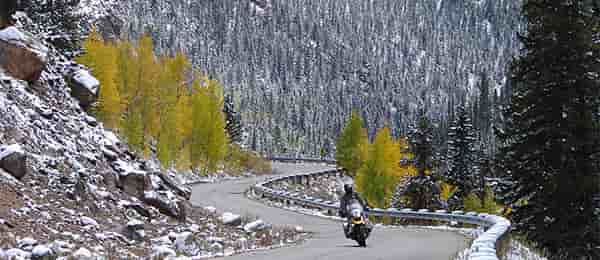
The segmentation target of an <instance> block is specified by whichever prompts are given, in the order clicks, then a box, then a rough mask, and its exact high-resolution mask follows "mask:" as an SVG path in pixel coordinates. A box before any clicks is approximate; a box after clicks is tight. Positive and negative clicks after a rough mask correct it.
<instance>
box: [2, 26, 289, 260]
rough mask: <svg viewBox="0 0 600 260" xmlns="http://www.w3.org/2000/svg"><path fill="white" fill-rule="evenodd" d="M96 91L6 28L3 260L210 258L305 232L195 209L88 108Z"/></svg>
mask: <svg viewBox="0 0 600 260" xmlns="http://www.w3.org/2000/svg"><path fill="white" fill-rule="evenodd" d="M99 88H101V86H99V85H98V81H97V80H96V79H95V78H93V76H91V75H90V73H89V72H87V71H86V70H84V69H83V68H82V67H80V66H79V65H77V64H75V63H74V62H72V61H70V60H69V59H67V58H65V57H64V56H63V55H61V53H58V52H57V51H56V50H55V49H54V48H53V47H52V46H50V45H48V44H46V43H45V42H41V41H39V40H37V39H36V38H35V37H33V36H32V35H30V34H29V33H27V32H25V31H23V30H21V29H18V28H16V27H8V28H5V29H2V30H0V234H2V235H0V259H14V258H16V259H28V258H32V259H54V258H55V257H57V256H70V257H73V258H75V259H95V258H96V257H98V256H104V257H109V258H111V257H117V256H118V257H125V258H128V259H135V258H142V257H150V256H153V257H158V258H163V257H167V256H175V255H188V256H204V257H207V256H217V255H224V254H233V253H236V252H239V251H244V250H249V249H253V248H259V247H270V246H271V245H273V244H277V245H279V244H282V243H285V242H286V241H288V242H289V241H296V240H297V239H298V238H299V234H298V233H297V232H295V231H293V230H289V231H288V232H275V231H274V229H272V228H271V227H270V226H268V225H266V224H264V222H262V221H260V222H254V223H246V221H249V220H251V219H243V218H242V217H241V216H239V215H234V214H231V213H227V214H224V216H221V215H217V213H216V210H215V209H214V208H207V209H199V208H194V207H192V206H191V205H190V204H189V202H188V199H189V196H190V191H189V190H188V189H187V188H185V187H183V186H182V185H180V184H179V183H178V182H176V181H175V180H174V178H172V177H173V176H172V175H169V174H167V173H163V172H161V170H160V166H159V165H158V164H156V163H155V162H153V161H147V160H143V159H142V158H139V157H137V156H136V155H135V154H134V153H132V152H131V151H130V150H129V149H128V147H127V145H126V144H125V143H123V142H122V141H120V140H119V138H118V137H117V136H116V135H115V134H114V133H113V132H111V131H109V130H107V129H105V128H104V127H103V125H102V123H100V122H98V121H96V119H95V118H94V117H92V116H91V115H90V114H89V113H88V112H86V109H89V108H90V107H91V104H92V103H93V102H94V101H95V98H96V97H97V93H98V90H99ZM246 224H249V225H246ZM244 227H246V228H245V229H244ZM265 237H269V238H271V239H270V240H268V241H265V240H264V238H265ZM44 257H46V258H44Z"/></svg>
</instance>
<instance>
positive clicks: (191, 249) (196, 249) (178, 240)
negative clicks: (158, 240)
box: [174, 232, 200, 255]
mask: <svg viewBox="0 0 600 260" xmlns="http://www.w3.org/2000/svg"><path fill="white" fill-rule="evenodd" d="M174 240H175V249H176V250H177V251H178V252H180V253H183V254H185V255H198V254H199V253H200V243H199V242H198V241H197V240H196V238H195V237H194V236H193V235H192V233H191V232H183V233H180V234H175V235H174Z"/></svg>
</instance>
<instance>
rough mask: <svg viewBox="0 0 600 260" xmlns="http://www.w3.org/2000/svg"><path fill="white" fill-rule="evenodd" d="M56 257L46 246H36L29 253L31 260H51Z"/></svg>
mask: <svg viewBox="0 0 600 260" xmlns="http://www.w3.org/2000/svg"><path fill="white" fill-rule="evenodd" d="M56 257H57V255H56V253H55V252H54V251H53V250H52V249H51V248H50V247H48V246H46V245H37V246H35V247H34V248H33V250H32V251H31V259H32V260H53V259H56Z"/></svg>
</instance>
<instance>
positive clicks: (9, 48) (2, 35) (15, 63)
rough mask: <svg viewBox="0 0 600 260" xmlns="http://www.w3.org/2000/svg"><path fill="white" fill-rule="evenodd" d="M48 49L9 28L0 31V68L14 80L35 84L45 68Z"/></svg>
mask: <svg viewBox="0 0 600 260" xmlns="http://www.w3.org/2000/svg"><path fill="white" fill-rule="evenodd" d="M47 52H48V49H47V48H46V47H44V46H42V45H41V44H39V42H38V41H37V40H34V39H33V37H31V36H29V35H28V34H25V33H23V32H21V31H19V30H18V29H17V28H15V27H13V26H10V27H7V28H5V29H3V30H0V67H1V68H2V69H4V71H6V72H7V73H8V74H9V75H11V76H12V77H14V78H16V79H20V80H24V81H27V82H35V81H37V80H38V79H39V78H40V76H41V75H42V71H43V70H44V68H45V67H46V63H47Z"/></svg>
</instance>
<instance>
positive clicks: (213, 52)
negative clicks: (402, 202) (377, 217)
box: [103, 0, 523, 156]
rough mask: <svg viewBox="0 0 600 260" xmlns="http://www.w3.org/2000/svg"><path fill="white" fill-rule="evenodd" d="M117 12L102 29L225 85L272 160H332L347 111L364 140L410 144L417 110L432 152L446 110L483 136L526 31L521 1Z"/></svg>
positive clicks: (213, 4)
mask: <svg viewBox="0 0 600 260" xmlns="http://www.w3.org/2000/svg"><path fill="white" fill-rule="evenodd" d="M117 5H118V8H109V13H112V15H113V16H114V17H118V18H122V19H120V20H121V21H122V23H120V22H117V23H103V24H104V25H110V26H113V27H116V28H117V29H118V30H114V29H115V28H107V29H106V30H107V31H119V32H121V34H123V35H124V36H126V37H128V38H130V39H138V38H139V37H140V35H142V34H144V33H148V34H150V35H152V37H153V38H154V40H155V42H156V46H157V49H158V50H159V51H160V52H163V53H174V52H176V51H178V50H183V51H184V52H185V53H186V54H188V55H189V56H190V57H191V59H192V61H193V63H194V64H195V65H196V66H197V67H198V68H199V69H201V70H204V71H206V72H208V73H209V74H210V75H212V76H213V77H216V78H218V79H219V80H220V81H221V82H223V83H224V85H225V88H226V92H228V93H229V94H231V95H233V97H234V100H235V103H236V105H237V107H238V108H239V110H240V111H242V112H243V116H242V118H243V121H244V122H243V123H244V125H245V127H246V130H247V132H248V136H247V140H246V142H247V144H248V145H249V147H251V148H253V149H255V150H258V151H261V152H263V153H265V154H267V155H296V154H302V155H308V156H321V155H322V154H328V155H330V156H331V155H333V150H334V149H335V148H334V146H335V140H336V138H337V137H338V134H339V133H340V131H341V128H342V127H343V125H344V124H345V122H346V121H347V120H348V118H349V116H350V113H351V111H352V110H353V109H355V110H358V111H359V112H360V113H361V114H362V116H363V117H364V118H365V121H366V122H367V126H368V129H369V135H370V136H371V137H373V136H374V134H375V131H376V129H378V128H381V127H383V126H384V125H386V124H388V125H389V126H391V128H392V129H393V130H394V134H395V135H397V136H399V135H406V134H407V133H408V130H409V125H410V124H412V123H413V122H414V121H415V117H416V115H417V111H418V106H419V104H420V103H424V104H425V106H426V107H427V109H428V115H429V116H430V117H431V118H432V119H433V120H434V122H435V123H436V124H437V125H438V128H437V130H436V131H435V137H436V144H444V143H445V140H446V138H447V137H446V135H445V133H446V129H447V127H448V122H451V120H449V117H450V116H449V111H448V110H449V109H453V107H454V106H455V105H457V104H459V103H468V104H470V105H469V108H470V110H471V111H472V113H473V115H476V116H474V124H475V127H476V128H477V129H479V131H481V132H482V133H483V134H484V135H486V136H489V133H490V131H489V129H490V127H489V126H490V124H492V122H493V121H494V120H492V119H497V117H496V115H498V114H499V112H498V109H497V107H498V103H500V102H501V101H502V100H505V99H506V96H507V93H504V92H503V86H505V85H506V83H507V77H506V71H507V67H508V66H507V64H508V63H509V61H510V60H511V58H512V57H513V56H514V55H515V54H516V53H517V52H518V50H519V48H520V46H519V42H518V41H517V40H516V38H517V37H516V32H517V31H519V30H521V29H522V28H523V25H522V24H523V23H522V21H521V20H520V19H521V16H520V15H519V11H520V5H521V1H508V0H501V1H491V0H482V1H447V0H444V1H443V0H424V1H399V0H382V1H364V0H322V1H313V0H294V1H266V0H265V1H234V0H223V1H190V0H174V1H119V2H118V3H117ZM115 20H118V19H115ZM482 81H487V82H484V84H482ZM480 85H483V86H486V88H489V89H486V90H484V91H480V89H481V88H480V87H479V86H480ZM422 92H425V95H423V96H424V97H425V100H422V98H421V97H422ZM481 93H483V94H484V95H481ZM482 97H483V98H482ZM450 119H451V118H450ZM488 139H489V138H488V137H486V140H488ZM440 147H441V148H442V149H444V145H442V146H440Z"/></svg>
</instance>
